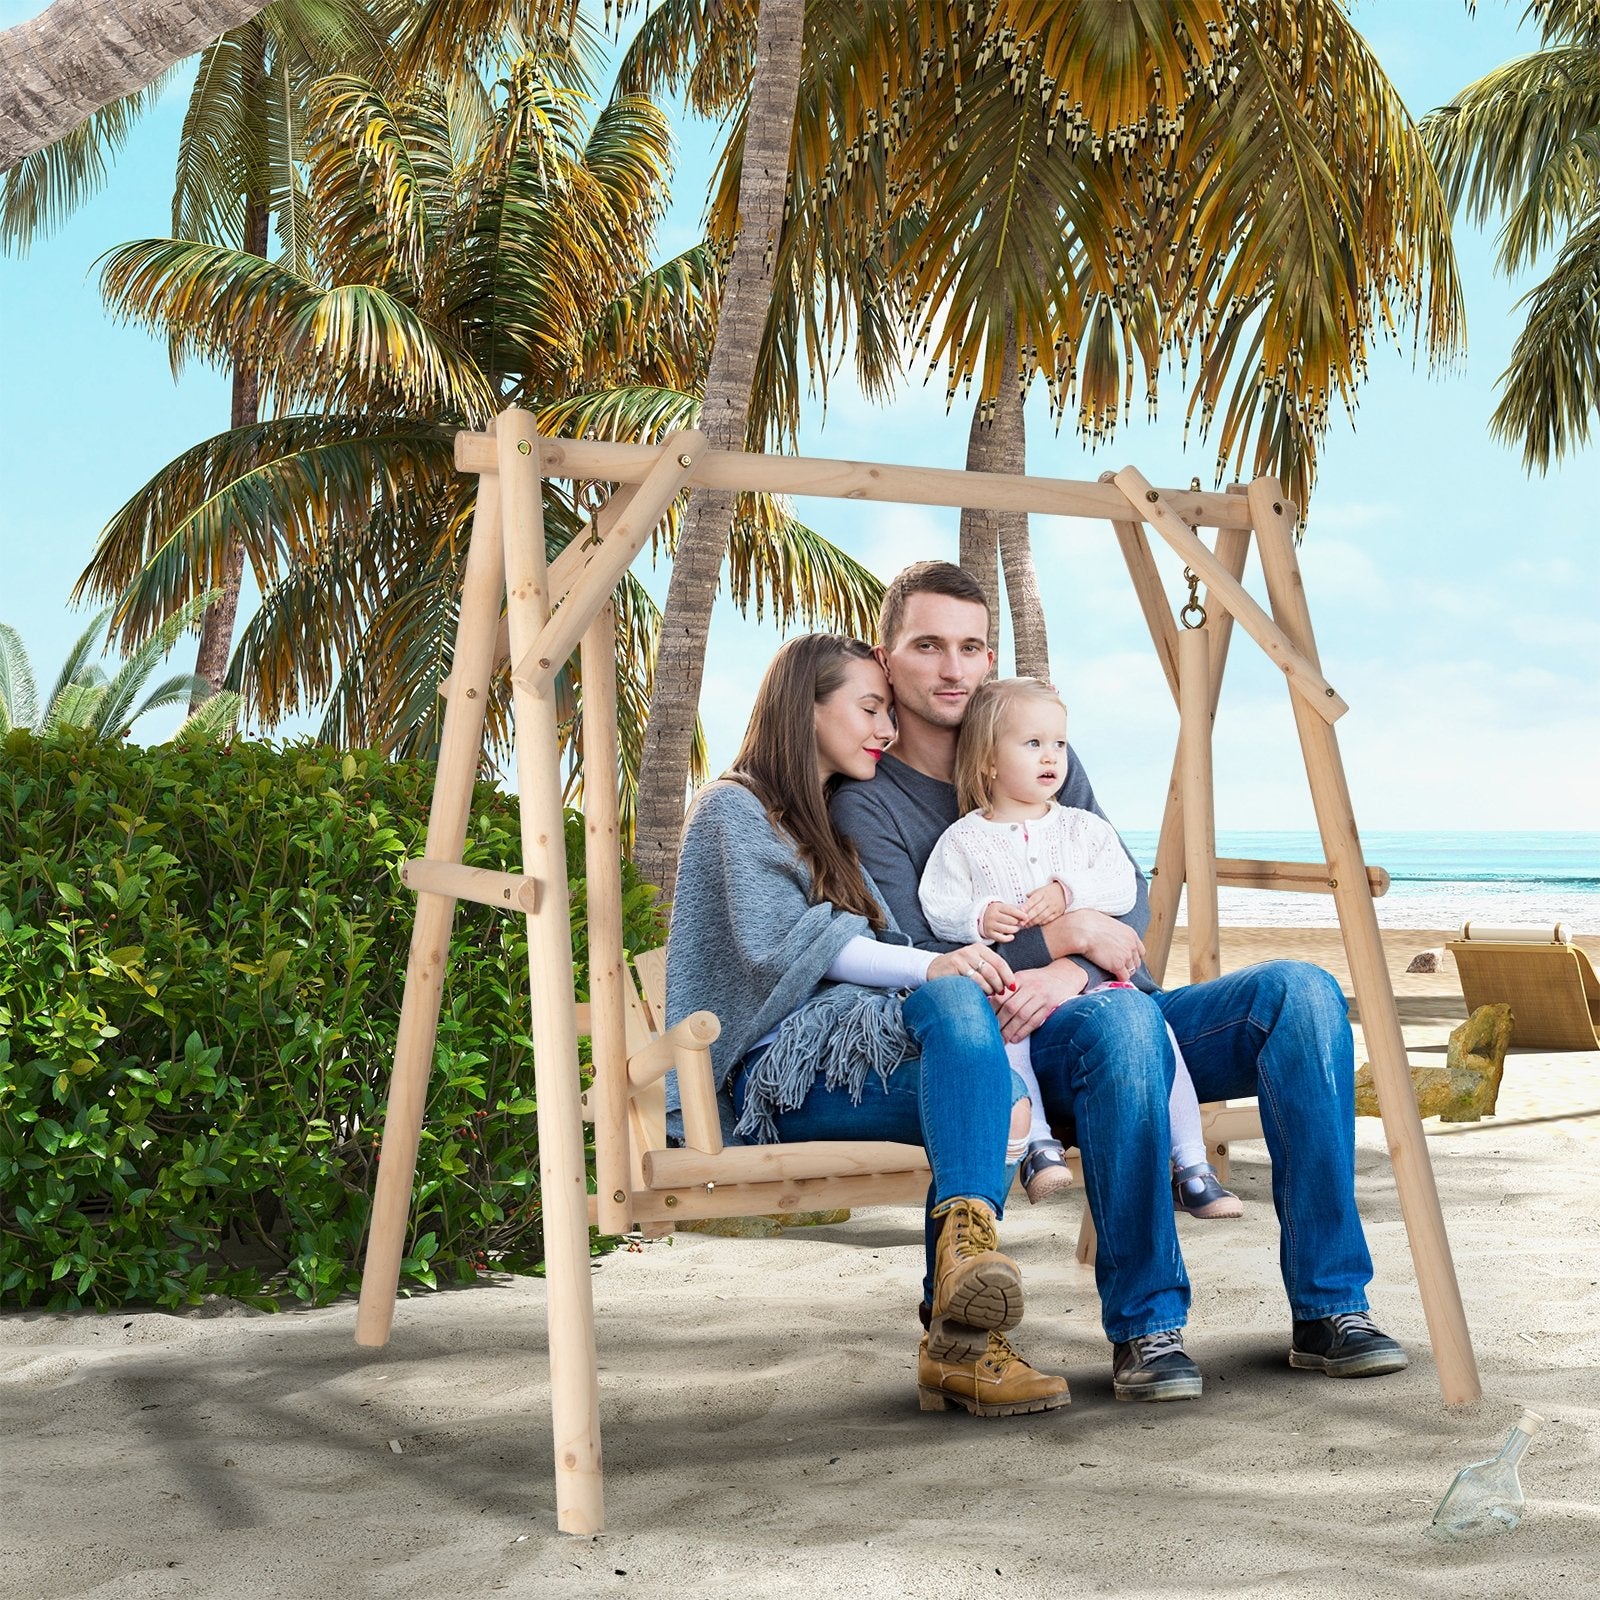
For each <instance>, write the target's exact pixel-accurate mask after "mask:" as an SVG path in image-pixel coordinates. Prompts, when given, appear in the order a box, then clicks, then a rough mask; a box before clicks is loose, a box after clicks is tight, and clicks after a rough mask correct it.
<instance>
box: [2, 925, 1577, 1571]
mask: <svg viewBox="0 0 1600 1600" xmlns="http://www.w3.org/2000/svg"><path fill="white" fill-rule="evenodd" d="M1445 937H1446V935H1445V934H1444V933H1441V932H1392V931H1391V932H1387V933H1386V934H1385V943H1386V947H1387V948H1388V951H1389V954H1390V959H1391V970H1393V971H1394V972H1395V973H1396V989H1397V992H1398V994H1399V996H1400V1003H1401V1011H1402V1017H1403V1020H1404V1023H1405V1027H1406V1034H1407V1042H1408V1045H1409V1046H1410V1047H1411V1051H1412V1057H1413V1060H1415V1061H1418V1062H1433V1061H1438V1060H1441V1059H1442V1053H1443V1047H1444V1040H1445V1036H1446V1034H1447V1033H1448V1031H1449V1029H1450V1027H1452V1026H1453V1025H1454V1024H1455V1023H1456V1022H1458V1021H1459V1020H1460V1019H1461V1017H1462V1016H1463V1014H1464V1008H1463V1006H1462V1002H1461V998H1460V992H1459V989H1458V988H1457V986H1456V981H1455V976H1454V972H1453V970H1450V969H1449V968H1448V967H1447V970H1446V971H1445V972H1443V973H1441V974H1438V975H1434V976H1421V975H1406V974H1404V973H1403V970H1402V969H1403V968H1404V966H1405V964H1406V961H1407V960H1408V959H1409V958H1410V956H1411V955H1412V954H1413V953H1415V951H1416V950H1418V949H1421V948H1425V947H1429V946H1437V945H1442V944H1443V942H1444V940H1445ZM1580 942H1582V943H1585V944H1587V945H1588V946H1589V948H1590V949H1591V951H1592V952H1593V953H1595V954H1597V955H1600V940H1592V939H1591V940H1583V941H1580ZM1223 953H1224V961H1225V964H1226V965H1227V966H1228V967H1230V968H1231V967H1234V966H1239V965H1243V964H1246V963H1248V962H1250V961H1253V960H1258V959H1261V958H1262V957H1264V956H1266V955H1269V954H1271V955H1296V956H1303V957H1306V958H1308V959H1314V960H1319V961H1321V962H1322V963H1323V964H1325V965H1327V966H1329V967H1330V968H1331V969H1332V970H1333V971H1335V972H1336V973H1337V974H1338V975H1339V976H1340V977H1341V978H1342V979H1344V980H1345V981H1346V983H1347V986H1348V974H1347V972H1346V971H1345V970H1344V965H1343V956H1342V952H1341V951H1340V950H1339V948H1338V942H1337V936H1336V935H1333V934H1329V933H1326V932H1317V931H1314V930H1305V929H1258V930H1241V929H1224V930H1223ZM1184 970H1185V952H1184V950H1183V947H1182V941H1181V936H1180V940H1179V943H1178V946H1177V947H1176V948H1175V950H1174V954H1173V960H1172V963H1171V966H1170V969H1169V971H1170V973H1171V974H1172V975H1174V976H1177V975H1180V974H1181V973H1182V972H1183V971H1184ZM1358 1051H1359V1046H1358ZM1358 1059H1361V1058H1360V1056H1359V1054H1358ZM1427 1128H1428V1134H1429V1141H1428V1142H1429V1149H1430V1152H1431V1155H1432V1158H1433V1162H1434V1168H1435V1171H1436V1174H1437V1177H1438V1183H1439V1188H1440V1193H1441V1197H1442V1200H1443V1204H1444V1210H1445V1216H1446V1221H1447V1223H1448V1226H1449V1229H1450V1234H1451V1238H1452V1241H1453V1245H1454V1249H1455V1258H1456V1264H1457V1269H1458V1273H1459V1276H1460V1280H1461V1287H1462V1292H1463V1297H1464V1300H1465V1303H1466V1308H1467V1315H1468V1319H1469V1322H1470V1325H1471V1328H1472V1332H1473V1336H1474V1341H1475V1345H1476V1349H1477V1356H1478V1361H1479V1364H1480V1368H1481V1370H1482V1375H1483V1384H1484V1395H1485V1397H1484V1400H1483V1402H1482V1403H1481V1404H1480V1405H1479V1406H1478V1407H1476V1408H1474V1409H1473V1410H1472V1411H1470V1412H1461V1411H1458V1412H1447V1411H1446V1410H1445V1409H1444V1407H1443V1406H1442V1405H1441V1403H1440V1399H1439V1393H1438V1388H1437V1384H1436V1381H1435V1375H1434V1370H1433V1365H1432V1361H1431V1359H1430V1357H1429V1354H1428V1345H1427V1338H1426V1331H1425V1328H1424V1325H1423V1319H1422V1312H1421V1307H1420V1304H1419V1302H1418V1300H1417V1296H1416V1292H1415V1288H1414V1285H1413V1283H1412V1278H1411V1266H1410V1260H1409V1257H1408V1254H1407V1251H1406V1243H1405V1234H1404V1229H1403V1226H1402V1223H1401V1219H1400V1215H1399V1210H1398V1206H1397V1203H1396V1201H1395V1197H1394V1192H1393V1187H1392V1183H1391V1181H1390V1176H1389V1169H1388V1161H1387V1156H1386V1153H1385V1150H1384V1145H1383V1139H1382V1132H1381V1128H1380V1126H1379V1124H1378V1123H1377V1122H1376V1121H1372V1120H1366V1119H1363V1120H1362V1121H1361V1122H1360V1123H1359V1124H1358V1194H1359V1200H1360V1204H1361V1209H1362V1212H1363V1215H1364V1217H1365V1218H1366V1222H1367V1229H1368V1238H1369V1240H1370V1243H1371V1246H1372V1250H1373V1255H1374V1257H1375V1260H1376V1263H1377V1278H1376V1282H1375V1283H1374V1285H1373V1290H1372V1295H1373V1302H1374V1306H1375V1309H1376V1310H1377V1311H1378V1313H1379V1316H1380V1319H1381V1322H1382V1324H1383V1326H1385V1327H1386V1328H1387V1329H1388V1330H1389V1331H1391V1332H1393V1333H1394V1334H1396V1335H1397V1336H1398V1337H1400V1338H1401V1339H1403V1340H1404V1341H1405V1342H1406V1344H1407V1345H1408V1347H1409V1349H1410V1350H1411V1353H1412V1365H1411V1367H1410V1369H1409V1370H1408V1371H1406V1372H1405V1373H1402V1374H1399V1375H1397V1376H1394V1377H1390V1378H1386V1379H1378V1380H1372V1381H1368V1382H1364V1383H1335V1382H1332V1381H1329V1380H1327V1379H1324V1378H1322V1377H1320V1376H1316V1375H1312V1374H1306V1373H1297V1372H1292V1371H1290V1370H1289V1369H1288V1367H1287V1365H1286V1363H1285V1352H1286V1349H1287V1344H1288V1321H1287V1310H1286V1307H1285V1305H1284V1301H1283V1295H1282V1288H1281V1283H1280V1281H1279V1278H1278V1272H1277V1265H1276V1247H1277V1227H1276V1222H1275V1219H1274V1217H1273V1213H1272V1207H1271V1199H1270V1189H1269V1184H1270V1179H1269V1172H1268V1167H1267V1162H1266V1157H1265V1152H1264V1149H1263V1147H1262V1146H1261V1145H1260V1144H1259V1143H1249V1144H1243V1145H1239V1146H1236V1147H1235V1152H1234V1166H1233V1176H1234V1179H1235V1184H1234V1186H1235V1187H1236V1188H1238V1189H1239V1191H1240V1192H1241V1194H1242V1195H1243V1196H1244V1198H1245V1200H1246V1203H1247V1204H1246V1215H1245V1217H1244V1218H1243V1219H1242V1220H1241V1221H1238V1222H1210V1223H1206V1222H1197V1221H1193V1220H1191V1219H1187V1218H1186V1219H1183V1220H1182V1222H1181V1223H1180V1235H1181V1238H1182V1242H1183V1247H1184V1252H1185V1257H1186V1260H1187V1262H1188V1265H1189V1270H1190V1274H1191V1276H1192V1278H1193V1280H1194V1286H1195V1294H1194V1307H1193V1314H1192V1318H1191V1325H1190V1332H1191V1338H1190V1348H1191V1351H1192V1353H1193V1354H1194V1355H1195V1357H1196V1359H1197V1360H1198V1361H1199V1363H1200V1365H1201V1367H1202V1370H1203V1371H1204V1373H1205V1375H1206V1384H1207V1387H1206V1394H1205V1397H1204V1399H1203V1400H1201V1401H1200V1402H1199V1403H1198V1404H1192V1405H1178V1406H1163V1407H1139V1406H1129V1405H1118V1404H1116V1403H1114V1402H1113V1400H1112V1397H1111V1386H1110V1370H1109V1351H1108V1347H1107V1346H1106V1344H1105V1341H1104V1339H1103V1337H1102V1335H1101V1332H1100V1328H1099V1321H1098V1302H1097V1300H1096V1297H1095V1294H1094V1287H1093V1280H1092V1276H1091V1274H1090V1273H1088V1272H1087V1271H1085V1270H1084V1269H1081V1268H1079V1267H1077V1266H1076V1265H1075V1264H1074V1262H1073V1260H1072V1254H1071V1249H1072V1242H1073V1239H1074V1236H1075V1232H1076V1226H1077V1221H1078V1213H1079V1206H1080V1204H1081V1200H1080V1198H1079V1196H1078V1195H1077V1194H1076V1193H1074V1194H1071V1195H1068V1196H1067V1197H1066V1198H1065V1199H1064V1200H1063V1201H1062V1202H1061V1203H1059V1204H1056V1205H1052V1206H1047V1207H1038V1208H1030V1207H1028V1206H1027V1205H1026V1204H1025V1203H1022V1202H1021V1201H1020V1200H1019V1201H1018V1202H1017V1203H1016V1204H1014V1205H1013V1207H1012V1209H1011V1211H1010V1213H1009V1214H1008V1217H1007V1220H1006V1223H1005V1225H1004V1230H1003V1234H1002V1238H1003V1242H1004V1244H1005V1245H1006V1247H1007V1248H1008V1249H1010V1250H1011V1251H1012V1252H1013V1253H1014V1254H1016V1256H1017V1257H1018V1258H1019V1260H1020V1261H1021V1262H1022V1264H1023V1267H1024V1271H1025V1273H1026V1277H1027V1290H1028V1296H1029V1300H1028V1305H1029V1312H1028V1316H1027V1319H1026V1320H1025V1322H1024V1323H1023V1325H1022V1327H1021V1329H1020V1330H1019V1334H1018V1340H1017V1342H1018V1344H1019V1345H1020V1347H1021V1348H1022V1349H1023V1350H1024V1351H1025V1352H1026V1353H1027V1354H1028V1355H1029V1357H1030V1358H1031V1359H1032V1360H1034V1361H1035V1362H1036V1363H1038V1364H1039V1365H1041V1366H1046V1367H1051V1368H1054V1369H1056V1370H1059V1371H1062V1372H1064V1373H1065V1374H1066V1375H1067V1376H1068V1377H1069V1379H1070V1380H1071V1383H1072V1390H1073V1404H1072V1405H1071V1407H1070V1408H1068V1409H1066V1410H1064V1411H1061V1412H1057V1413H1053V1414H1050V1415H1046V1416H1036V1417H1028V1418H1019V1419H1012V1420H1007V1421H979V1420H977V1419H975V1418H971V1417H968V1416H966V1415H965V1414H963V1413H957V1412H950V1413H944V1414H931V1415H930V1414H923V1413H920V1412H919V1411H918V1410H917V1408H916V1399H915V1389H914V1381H913V1367H914V1358H915V1347H916V1339H915V1334H916V1323H915V1315H914V1308H915V1304H916V1300H917V1285H918V1280H919V1276H920V1271H921V1246H920V1225H919V1217H918V1215H917V1214H916V1213H915V1212H913V1211H910V1210H881V1211H875V1212H862V1213H858V1214H857V1215H856V1216H855V1217H854V1218H852V1219H851V1220H850V1221H849V1222H848V1223H844V1224H839V1225H835V1226H827V1227H818V1228H809V1229H802V1230H795V1231H792V1232H789V1233H787V1234H784V1235H781V1236H779V1237H776V1238H772V1239H759V1240H740V1239H724V1238H715V1237H709V1236H706V1235H702V1234H679V1235H677V1236H675V1237H674V1238H672V1239H671V1240H661V1241H658V1242H655V1243H652V1244H648V1245H645V1246H643V1247H640V1248H637V1249H635V1250H631V1251H621V1252H618V1253H616V1254H613V1255H610V1256H608V1257H606V1258H605V1259H603V1260H602V1261H600V1262H598V1263H597V1265H596V1267H595V1272H594V1288H595V1299H596V1311H597V1323H598V1329H599V1346H600V1363H601V1375H602V1376H601V1383H602V1422H603V1426H604V1431H605V1449H606V1467H607V1511H608V1517H609V1522H610V1528H611V1531H610V1532H608V1533H606V1534H605V1535H603V1536H601V1537H599V1538H597V1539H594V1540H574V1539H569V1538H565V1537H562V1536H560V1535H558V1534H556V1533H555V1531H554V1526H555V1519H554V1505H553V1492H552V1481H551V1461H550V1434H549V1409H548V1404H549V1402H548V1374H547V1368H546V1361H545V1353H546V1341H545V1327H544V1286H543V1284H542V1282H540V1281H538V1280H535V1279H529V1278H497V1279H489V1280H486V1281H485V1283H484V1284H483V1285H482V1286H481V1287H478V1288H476V1289H468V1290H462V1291H456V1292H451V1293H445V1294H438V1295H432V1296H427V1297H424V1298H420V1299H416V1300H412V1301H407V1302H404V1303H402V1305H401V1307H400V1308H399V1312H398V1315H397V1318H396V1324H395V1333H394V1338H393V1341H392V1343H391V1344H390V1346H389V1348H388V1349H387V1350H385V1351H382V1352H370V1351H360V1350H358V1349H357V1348H356V1347H355V1345H354V1342H353V1326H354V1315H355V1308H354V1305H353V1303H344V1304H340V1305H336V1306H333V1307H329V1308H327V1309H324V1310H320V1311H309V1312H289V1313H285V1314H281V1315H276V1316H273V1315H266V1314H260V1313H257V1312H253V1311H250V1310H248V1309H246V1308H242V1307H238V1306H231V1305H227V1304H221V1305H217V1304H213V1305H208V1306H206V1307H203V1308H199V1309H198V1310H197V1311H195V1312H194V1313H192V1314H189V1315H184V1316H172V1315H167V1314H159V1313H150V1312H128V1313H123V1314H120V1315H115V1316H104V1317H102V1316H93V1315H87V1314H72V1315H56V1314H38V1313H33V1314H27V1313H22V1314H11V1315H8V1316H5V1317H3V1318H0V1418H3V1426H4V1438H5V1450H4V1462H5V1467H6V1471H5V1491H4V1507H5V1511H4V1515H3V1516H0V1595H3V1596H4V1597H5V1600H13V1597H15V1600H46V1597H52V1600H53V1597H66V1596H90V1595H92V1596H95V1597H97V1600H112V1597H118V1600H166V1597H169V1596H180V1595H181V1596H230V1597H231V1596H241V1597H254V1596H261V1597H266V1596H275V1597H296V1600H298V1597H302V1596H304V1597H307V1600H309V1597H312V1596H318V1597H321V1596H359V1597H366V1596H371V1597H375V1600H376V1597H390V1596H396V1597H401V1596H403V1597H416V1600H449V1597H456V1596H462V1597H465V1596H483V1595H489V1594H502V1593H503V1594H507V1595H512V1596H551V1597H554V1596H558V1595H559V1596H572V1597H574V1600H577V1597H585V1596H590V1595H602V1594H603V1595H614V1594H628V1593H632V1594H636V1595H646V1596H658V1595H659V1596H666V1595H674V1596H706V1597H718V1600H720V1597H728V1600H734V1597H743V1596H766V1595H772V1596H796V1597H799V1596H805V1597H814V1596H832V1595H840V1596H877V1595H884V1596H928V1597H934V1596H937V1597H941V1600H950V1597H956V1600H960V1597H967V1596H991V1595H993V1596H1001V1595H1011V1596H1020V1597H1034V1596H1037V1597H1040V1600H1045V1597H1052V1600H1053V1597H1058V1596H1068V1595H1077V1594H1084V1595H1087V1594H1094V1595H1117V1596H1129V1597H1144V1596H1149V1597H1169V1596H1170V1597H1174V1600H1179V1597H1188V1596H1192V1595H1199V1594H1202V1593H1205V1594H1213V1595H1217V1594H1220V1595H1229V1596H1259V1597H1262V1600H1278V1597H1284V1596H1343V1595H1352V1596H1357V1595H1359V1596H1363V1597H1366V1596H1374V1597H1383V1596H1428V1597H1435V1596H1436V1597H1439V1600H1454V1597H1456V1596H1460V1595H1469V1594H1470V1595H1473V1596H1479V1597H1495V1600H1498V1597H1502V1596H1505V1597H1511V1596H1518V1597H1520V1596H1532V1595H1545V1594H1549V1593H1552V1592H1556V1593H1563V1592H1565V1593H1571V1594H1573V1595H1579V1594H1585V1593H1591V1592H1595V1590H1596V1588H1597V1586H1600V1207H1597V1205H1596V1203H1595V1195H1596V1183H1595V1175H1594V1170H1593V1164H1594V1159H1595V1155H1596V1140H1597V1138H1600V1054H1589V1055H1533V1054H1529V1053H1518V1052H1514V1053H1513V1055H1512V1056H1511V1058H1510V1060H1509V1063H1508V1067H1507V1072H1506V1079H1505V1087H1504V1091H1503V1093H1502V1097H1501V1102H1500V1108H1499V1114H1498V1116H1497V1117H1495V1118H1493V1119H1489V1120H1487V1121H1485V1122H1483V1123H1481V1124H1477V1125H1461V1126H1456V1127H1441V1126H1440V1125H1439V1124H1437V1123H1429V1124H1427ZM1524 1405H1528V1406H1532V1407H1533V1408H1534V1409H1536V1410H1538V1411H1540V1412H1542V1413H1543V1414H1544V1415H1545V1416H1546V1417H1548V1418H1549V1419H1550V1420H1549V1424H1548V1426H1547V1427H1546V1428H1545V1429H1544V1431H1543V1432H1542V1433H1541V1434H1540V1436H1539V1437H1538V1438H1537V1439H1536V1440H1535V1442H1534V1445H1533V1447H1532V1449H1531V1450H1530V1452H1529V1454H1528V1456H1527V1458H1526V1460H1525V1462H1524V1467H1523V1484H1524V1487H1525V1489H1526V1491H1527V1495H1528V1502H1529V1509H1528V1514H1527V1517H1526V1520H1525V1521H1524V1523H1523V1525H1522V1526H1521V1527H1520V1528H1519V1529H1518V1530H1517V1531H1516V1532H1514V1533H1512V1534H1509V1535H1503V1536H1501V1537H1499V1538H1497V1539H1494V1540H1491V1541H1487V1542H1479V1543H1473V1544H1461V1545H1445V1544H1441V1543H1439V1542H1437V1541H1435V1540H1434V1539H1432V1538H1431V1537H1429V1535H1428V1534H1427V1532H1426V1526H1427V1523H1428V1519H1429V1517H1430V1516H1431V1513H1432V1510H1433V1507H1434V1505H1435V1503H1436V1502H1437V1500H1438V1499H1439V1497H1440V1495H1441V1494H1442V1493H1443V1491H1444V1489H1445V1488H1446V1486H1447V1485H1448V1484H1449V1482H1450V1479H1451V1477H1452V1476H1453V1474H1454V1473H1455V1471H1456V1470H1457V1469H1458V1468H1459V1467H1460V1466H1462V1465H1463V1464H1464V1463H1466V1462H1468V1461H1471V1460H1475V1459H1479V1458H1481V1457H1484V1456H1486V1455H1490V1454H1492V1453H1493V1452H1494V1451H1495V1450H1496V1449H1497V1448H1498V1447H1499V1445H1500V1443H1501V1442H1502V1440H1503V1439H1504V1437H1505V1434H1506V1432H1507V1430H1508V1428H1509V1427H1510V1425H1511V1423H1512V1422H1513V1421H1514V1420H1515V1417H1516V1415H1517V1412H1518V1409H1519V1407H1521V1406H1524Z"/></svg>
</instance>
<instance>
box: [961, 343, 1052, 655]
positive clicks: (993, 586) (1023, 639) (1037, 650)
mask: <svg viewBox="0 0 1600 1600" xmlns="http://www.w3.org/2000/svg"><path fill="white" fill-rule="evenodd" d="M1027 470H1028V440H1027V430H1026V424H1025V421H1024V417H1023V394H1022V382H1021V379H1020V377H1019V376H1018V375H1017V335H1016V328H1015V326H1014V324H1013V323H1012V321H1011V319H1010V318H1009V317H1008V318H1007V319H1006V353H1005V361H1004V377H1003V379H1002V382H1001V385H1000V393H999V394H998V395H997V396H996V397H995V400H994V409H993V412H992V413H991V415H990V417H989V419H988V420H987V421H985V420H984V415H983V407H982V404H981V403H980V404H979V406H978V407H977V408H976V409H975V410H974V412H973V416H972V430H971V432H970V433H969V435H968V437H967V471H969V472H1014V473H1024V472H1026V471H1027ZM997 548H998V551H999V561H1000V565H1001V566H1002V567H1003V568H1004V572H1005V581H1006V598H1007V600H1008V601H1009V602H1010V606H1011V638H1012V642H1013V644H1014V646H1015V648H1016V658H1017V673H1018V675H1019V676H1021V677H1024V678H1040V679H1042V680H1043V681H1044V682H1046V683H1048V682H1049V681H1050V645H1049V640H1048V638H1047V636H1046V632H1045V622H1044V606H1043V605H1042V603H1041V602H1040V599H1039V579H1038V575H1037V574H1036V573H1035V571H1034V567H1033V548H1032V545H1031V544H1030V542H1029V539H1028V515H1027V513H1026V512H1025V511H963V512H962V513H961V565H962V566H963V567H965V568H966V570H967V571H968V572H970V573H971V574H972V575H973V577H974V578H976V579H977V580H978V582H979V583H981V584H982V585H983V588H984V593H985V594H986V595H987V596H988V597H989V648H990V649H991V650H992V649H994V648H995V641H996V639H997V638H998V636H999V631H1000V605H999V600H1000V596H999V579H998V577H997V575H996V572H995V566H996V560H995V556H996V549H997Z"/></svg>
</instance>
